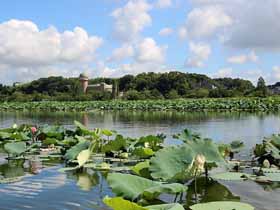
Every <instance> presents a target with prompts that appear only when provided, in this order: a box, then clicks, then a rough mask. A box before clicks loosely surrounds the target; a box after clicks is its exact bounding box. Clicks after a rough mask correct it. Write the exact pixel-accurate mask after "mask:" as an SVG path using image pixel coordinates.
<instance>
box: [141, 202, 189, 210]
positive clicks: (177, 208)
mask: <svg viewBox="0 0 280 210" xmlns="http://www.w3.org/2000/svg"><path fill="white" fill-rule="evenodd" d="M145 208H147V209H149V210H184V207H183V206H182V205H180V204H178V203H170V204H161V205H153V206H146V207H145Z"/></svg>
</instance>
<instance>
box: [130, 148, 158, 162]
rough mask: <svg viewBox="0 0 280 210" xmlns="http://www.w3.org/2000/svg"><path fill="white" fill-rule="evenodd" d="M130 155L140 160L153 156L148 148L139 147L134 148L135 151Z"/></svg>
mask: <svg viewBox="0 0 280 210" xmlns="http://www.w3.org/2000/svg"><path fill="white" fill-rule="evenodd" d="M132 154H133V155H135V156H137V157H139V158H141V159H146V158H150V157H151V156H153V155H154V151H153V150H152V149H150V148H144V147H139V148H135V150H134V151H133V152H132Z"/></svg>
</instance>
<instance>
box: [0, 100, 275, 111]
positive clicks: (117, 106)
mask: <svg viewBox="0 0 280 210" xmlns="http://www.w3.org/2000/svg"><path fill="white" fill-rule="evenodd" d="M279 104H280V97H268V98H220V99H178V100H141V101H126V100H111V101H72V102H55V101H52V102H51V103H50V102H49V101H41V102H24V103H23V102H4V103H0V110H18V111H27V110H28V111H35V110H44V111H45V110H48V111H91V110H141V111H142V110H181V111H188V110H191V111H194V110H213V111H215V110H249V111H279V110H280V105H279Z"/></svg>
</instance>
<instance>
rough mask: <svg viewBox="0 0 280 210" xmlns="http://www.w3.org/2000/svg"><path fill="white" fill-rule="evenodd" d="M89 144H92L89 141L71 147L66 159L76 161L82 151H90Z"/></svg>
mask: <svg viewBox="0 0 280 210" xmlns="http://www.w3.org/2000/svg"><path fill="white" fill-rule="evenodd" d="M89 144H90V143H89V142H88V141H82V142H80V143H78V144H76V145H75V146H73V147H71V148H70V149H69V150H67V152H66V154H65V159H66V160H75V159H76V158H77V156H78V155H79V153H80V152H81V151H83V150H85V149H88V147H89Z"/></svg>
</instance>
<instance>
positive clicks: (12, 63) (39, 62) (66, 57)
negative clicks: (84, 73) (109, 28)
mask: <svg viewBox="0 0 280 210" xmlns="http://www.w3.org/2000/svg"><path fill="white" fill-rule="evenodd" d="M102 43H103V40H102V38H100V37H97V36H89V35H88V33H87V32H86V31H85V30H84V29H83V28H80V27H76V28H74V30H73V31H64V32H62V33H60V32H58V31H57V29H56V28H55V27H49V28H46V29H44V30H40V29H39V28H38V26H37V25H36V24H35V23H33V22H31V21H21V20H10V21H7V22H3V23H1V24H0V64H1V70H0V71H1V73H2V74H1V81H0V82H3V83H8V82H12V81H23V80H24V81H27V80H32V79H35V78H38V77H42V76H45V75H46V76H49V75H64V76H70V75H72V73H71V72H72V70H71V68H73V66H75V65H76V64H79V66H83V65H82V64H84V63H88V62H91V61H93V60H94V58H95V57H96V50H97V49H98V48H99V47H100V46H101V44H102ZM66 65H67V66H68V67H67V68H66V67H65V66H66ZM68 68H69V70H66V69H68ZM73 71H74V70H73Z"/></svg>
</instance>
